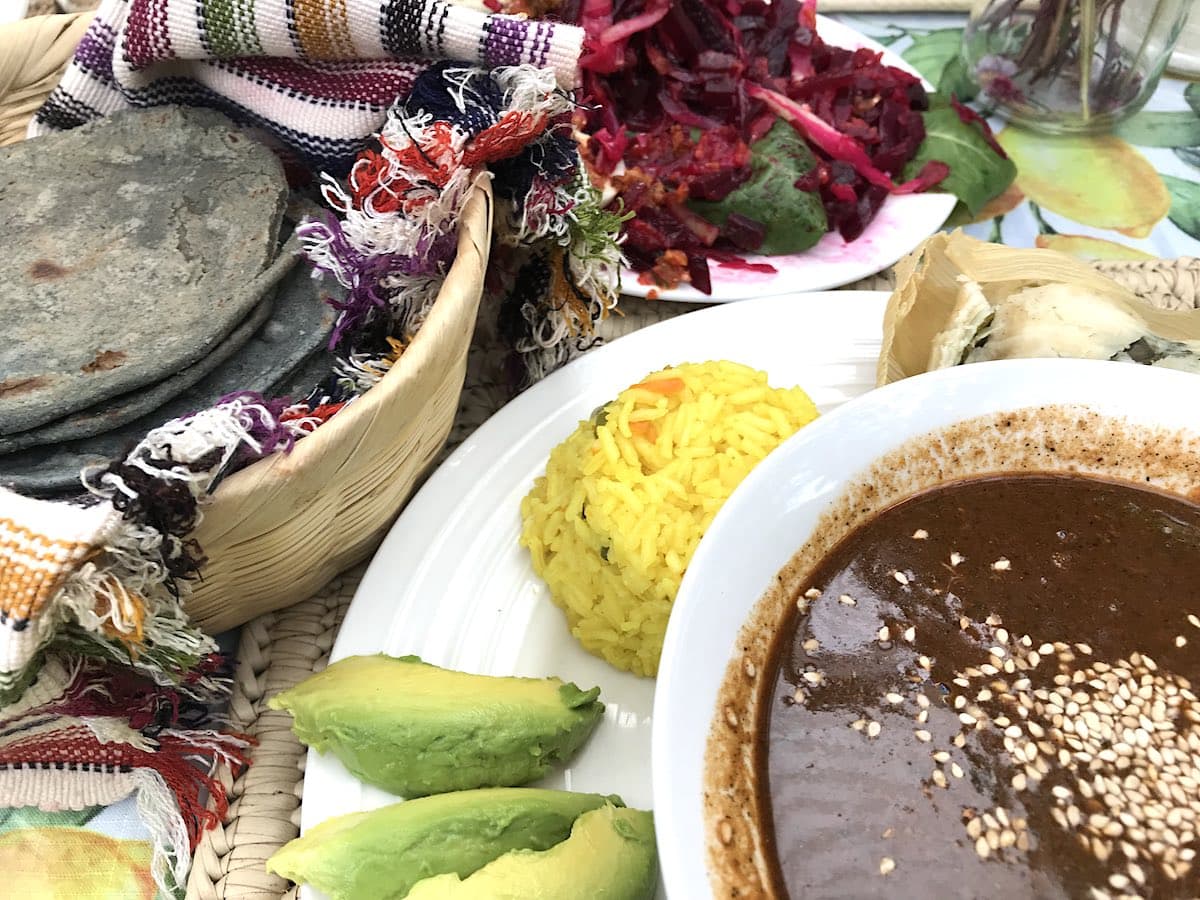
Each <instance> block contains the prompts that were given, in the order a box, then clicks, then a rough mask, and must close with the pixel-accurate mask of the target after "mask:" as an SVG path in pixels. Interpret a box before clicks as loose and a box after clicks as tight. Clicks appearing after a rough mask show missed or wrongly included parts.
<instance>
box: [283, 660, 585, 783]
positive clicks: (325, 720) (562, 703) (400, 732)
mask: <svg viewBox="0 0 1200 900" xmlns="http://www.w3.org/2000/svg"><path fill="white" fill-rule="evenodd" d="M599 696H600V689H599V688H592V689H591V690H590V691H582V690H580V689H579V688H578V687H576V686H575V685H574V684H564V683H563V682H562V681H560V680H559V679H557V678H498V677H491V676H487V675H468V674H466V673H465V672H455V671H452V670H450V669H441V668H438V667H437V666H432V665H429V664H428V663H425V662H422V661H421V660H420V659H419V658H418V657H416V656H404V657H400V658H395V657H391V656H385V655H382V654H380V655H378V656H351V657H348V658H346V659H343V660H341V661H339V662H336V663H334V664H333V665H331V666H329V668H327V669H325V671H323V672H320V673H318V674H316V675H313V676H311V677H310V678H307V679H305V680H304V681H302V682H301V683H300V684H298V685H296V686H295V687H294V688H292V689H291V690H288V691H284V692H282V693H280V694H278V695H276V696H275V697H274V698H272V699H271V701H270V703H269V705H270V707H271V708H272V709H286V710H288V711H289V712H290V713H291V714H292V730H293V731H294V732H295V733H296V737H298V738H299V739H300V740H301V741H302V742H303V743H305V744H307V745H308V746H310V747H312V748H313V749H315V750H317V751H318V752H320V753H325V752H332V753H333V754H334V755H335V756H336V757H337V758H338V759H340V760H341V761H342V764H343V765H345V767H346V768H347V769H349V770H350V771H351V772H353V773H354V774H355V775H356V776H357V777H358V778H360V779H361V780H363V781H365V782H367V783H369V784H374V785H377V786H379V787H381V788H383V789H384V790H387V791H391V792H392V793H394V794H398V795H400V796H402V797H424V796H426V795H427V794H440V793H444V792H446V791H460V790H469V789H471V788H478V787H507V786H513V785H520V784H526V783H528V782H530V781H533V780H534V779H536V778H540V777H541V776H542V775H544V774H545V773H546V772H547V771H548V770H549V769H550V767H551V766H552V765H554V764H556V763H563V762H566V761H567V760H569V759H570V758H571V757H572V756H573V755H574V753H575V751H576V750H578V749H579V748H580V747H581V746H582V745H583V743H584V741H586V740H587V738H588V736H589V735H590V734H591V733H592V730H593V729H594V728H595V727H596V724H597V723H598V722H599V721H600V718H601V716H602V715H603V714H604V704H603V703H601V702H600V701H599V700H598V699H597V698H598V697H599Z"/></svg>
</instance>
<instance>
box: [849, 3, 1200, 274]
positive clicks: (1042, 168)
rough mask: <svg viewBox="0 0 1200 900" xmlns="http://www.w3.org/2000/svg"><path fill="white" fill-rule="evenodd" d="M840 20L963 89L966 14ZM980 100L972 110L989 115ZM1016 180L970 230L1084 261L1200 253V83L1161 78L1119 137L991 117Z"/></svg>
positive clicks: (929, 75)
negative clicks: (1047, 132) (1058, 132)
mask: <svg viewBox="0 0 1200 900" xmlns="http://www.w3.org/2000/svg"><path fill="white" fill-rule="evenodd" d="M835 18H837V19H839V20H840V21H842V22H844V23H846V24H848V25H850V26H852V27H853V28H855V29H857V30H858V31H861V32H862V33H864V34H866V35H868V36H869V37H872V38H874V39H875V40H877V41H879V42H880V43H882V44H885V45H887V46H888V47H889V48H890V49H891V50H893V51H895V52H897V53H899V54H900V55H901V56H902V57H903V58H904V59H905V60H907V61H908V62H909V63H911V64H912V65H913V66H914V67H916V68H917V69H918V70H919V71H920V73H921V74H922V75H924V76H925V78H926V79H928V80H929V81H930V82H932V83H933V84H934V85H935V86H936V87H937V88H938V89H939V90H940V91H943V92H950V91H958V92H960V93H961V92H962V90H963V89H964V81H963V79H964V73H963V70H962V67H961V63H960V62H959V57H958V49H959V47H960V45H961V43H962V31H963V25H964V24H965V18H964V17H963V16H961V15H861V16H854V15H844V16H836V17H835ZM981 100H982V98H976V99H975V100H974V101H972V105H973V106H975V107H976V108H978V109H980V110H983V111H986V110H987V106H986V103H985V102H981ZM991 124H992V127H993V128H994V129H995V130H996V131H997V134H998V139H999V141H1000V144H1001V145H1002V146H1003V147H1004V149H1005V150H1006V151H1007V152H1008V154H1009V156H1010V157H1011V158H1012V160H1013V161H1014V162H1015V163H1016V165H1017V180H1016V183H1015V184H1014V185H1013V186H1012V187H1011V188H1009V190H1008V191H1006V192H1005V193H1004V194H1002V195H1001V196H1000V197H998V198H997V199H996V200H994V201H993V202H992V203H990V204H989V205H988V208H987V209H985V210H984V211H983V213H982V214H981V215H980V216H979V217H978V218H977V220H976V221H975V222H974V223H973V224H969V225H967V226H966V230H967V231H968V232H969V233H970V234H972V235H974V236H975V237H978V238H982V239H984V240H991V241H997V242H1000V243H1004V244H1010V245H1013V246H1018V247H1028V246H1035V245H1036V246H1038V247H1051V248H1054V249H1056V250H1061V251H1063V252H1066V253H1070V254H1073V255H1075V256H1080V257H1084V258H1087V259H1110V260H1117V259H1131V260H1137V259H1153V258H1155V257H1164V258H1172V257H1177V256H1200V82H1187V81H1182V80H1180V79H1178V78H1172V77H1169V76H1168V77H1164V78H1163V80H1162V82H1161V83H1160V84H1159V86H1158V89H1157V90H1156V91H1155V93H1154V96H1153V97H1152V98H1151V100H1150V102H1149V103H1148V104H1147V106H1146V108H1145V109H1144V110H1142V111H1141V112H1140V113H1138V114H1137V115H1136V116H1134V117H1133V118H1131V119H1129V120H1127V121H1126V122H1124V123H1123V124H1122V125H1121V126H1120V127H1119V129H1118V131H1117V133H1116V134H1111V135H1099V136H1093V137H1074V138H1053V137H1046V136H1042V135H1038V134H1035V133H1033V132H1030V131H1023V130H1020V129H1016V128H1007V127H1005V126H1004V123H1003V121H1002V120H1000V119H997V118H994V117H993V118H992V119H991Z"/></svg>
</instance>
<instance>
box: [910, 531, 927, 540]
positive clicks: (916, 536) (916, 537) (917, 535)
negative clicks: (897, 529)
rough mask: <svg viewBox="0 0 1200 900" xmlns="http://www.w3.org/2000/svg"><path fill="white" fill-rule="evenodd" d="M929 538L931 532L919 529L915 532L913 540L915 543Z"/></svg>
mask: <svg viewBox="0 0 1200 900" xmlns="http://www.w3.org/2000/svg"><path fill="white" fill-rule="evenodd" d="M927 537H929V532H928V531H926V530H925V529H924V528H918V529H917V530H916V531H914V532H913V540H914V541H923V540H925V539H926V538H927Z"/></svg>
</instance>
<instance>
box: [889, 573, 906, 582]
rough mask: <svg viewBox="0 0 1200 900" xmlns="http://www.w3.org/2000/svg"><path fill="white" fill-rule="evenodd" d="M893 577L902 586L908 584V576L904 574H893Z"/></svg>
mask: <svg viewBox="0 0 1200 900" xmlns="http://www.w3.org/2000/svg"><path fill="white" fill-rule="evenodd" d="M892 577H893V578H895V579H896V581H898V582H900V584H908V576H907V575H905V574H904V573H903V572H893V573H892Z"/></svg>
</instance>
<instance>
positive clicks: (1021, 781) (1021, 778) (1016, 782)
mask: <svg viewBox="0 0 1200 900" xmlns="http://www.w3.org/2000/svg"><path fill="white" fill-rule="evenodd" d="M1027 784H1028V781H1027V779H1026V778H1025V773H1024V772H1018V773H1017V774H1016V775H1014V776H1013V777H1012V786H1013V790H1014V791H1023V790H1025V787H1026V785H1027Z"/></svg>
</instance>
